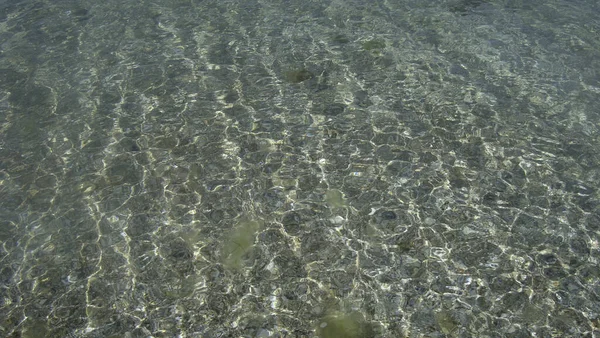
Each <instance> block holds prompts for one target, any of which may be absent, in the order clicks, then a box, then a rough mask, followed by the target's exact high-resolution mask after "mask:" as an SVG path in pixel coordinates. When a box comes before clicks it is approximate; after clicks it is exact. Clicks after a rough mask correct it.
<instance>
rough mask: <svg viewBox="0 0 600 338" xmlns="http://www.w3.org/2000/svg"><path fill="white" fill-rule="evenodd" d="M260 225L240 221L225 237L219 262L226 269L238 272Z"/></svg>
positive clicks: (257, 222) (249, 221) (250, 221)
mask: <svg viewBox="0 0 600 338" xmlns="http://www.w3.org/2000/svg"><path fill="white" fill-rule="evenodd" d="M261 228H262V223H261V222H259V221H254V220H242V221H240V222H239V223H238V224H237V226H236V227H235V228H234V229H233V230H231V232H230V233H229V234H227V236H226V237H225V240H224V241H225V243H224V245H223V251H222V255H221V260H222V263H223V265H224V266H225V267H226V268H229V269H234V270H239V269H241V268H242V263H243V259H244V257H245V256H247V255H248V254H249V253H251V252H252V247H253V246H254V240H255V238H256V234H257V233H258V232H259V231H260V229H261Z"/></svg>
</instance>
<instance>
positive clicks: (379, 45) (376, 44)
mask: <svg viewBox="0 0 600 338" xmlns="http://www.w3.org/2000/svg"><path fill="white" fill-rule="evenodd" d="M362 47H363V48H364V49H365V50H368V51H373V50H378V49H384V48H385V41H383V40H382V39H371V40H367V41H364V42H363V43H362Z"/></svg>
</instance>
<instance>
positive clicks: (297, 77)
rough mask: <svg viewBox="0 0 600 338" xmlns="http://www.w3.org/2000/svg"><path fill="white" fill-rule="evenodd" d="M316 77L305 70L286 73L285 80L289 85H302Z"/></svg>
mask: <svg viewBox="0 0 600 338" xmlns="http://www.w3.org/2000/svg"><path fill="white" fill-rule="evenodd" d="M313 77H314V74H313V73H311V72H310V71H308V70H307V69H305V68H302V69H296V70H290V71H287V72H286V73H285V80H286V81H287V82H289V83H300V82H303V81H306V80H310V79H312V78H313Z"/></svg>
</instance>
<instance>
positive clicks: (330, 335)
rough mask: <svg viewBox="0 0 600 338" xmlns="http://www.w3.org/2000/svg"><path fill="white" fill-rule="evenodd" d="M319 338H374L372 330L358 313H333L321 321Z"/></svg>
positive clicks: (318, 330) (318, 331)
mask: <svg viewBox="0 0 600 338" xmlns="http://www.w3.org/2000/svg"><path fill="white" fill-rule="evenodd" d="M316 331H317V334H318V335H319V338H364V337H370V336H372V328H371V326H370V325H369V324H368V323H367V322H366V321H365V318H364V317H363V315H362V314H360V313H358V312H352V313H342V312H333V313H330V314H328V315H326V316H325V317H324V318H322V319H321V320H320V321H319V324H318V327H317V330H316Z"/></svg>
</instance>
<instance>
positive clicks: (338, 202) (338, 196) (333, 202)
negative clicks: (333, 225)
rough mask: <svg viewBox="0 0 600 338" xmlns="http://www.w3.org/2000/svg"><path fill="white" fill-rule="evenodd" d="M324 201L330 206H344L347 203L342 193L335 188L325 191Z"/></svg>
mask: <svg viewBox="0 0 600 338" xmlns="http://www.w3.org/2000/svg"><path fill="white" fill-rule="evenodd" d="M325 202H327V205H329V207H331V208H344V207H346V206H347V205H348V204H347V203H346V198H345V197H344V193H342V192H341V191H339V190H337V189H331V190H327V192H326V193H325Z"/></svg>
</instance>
